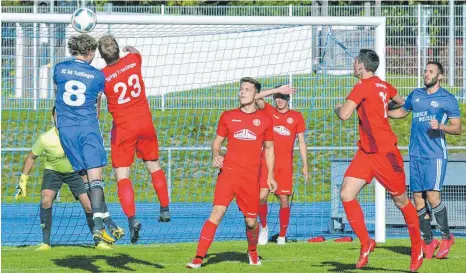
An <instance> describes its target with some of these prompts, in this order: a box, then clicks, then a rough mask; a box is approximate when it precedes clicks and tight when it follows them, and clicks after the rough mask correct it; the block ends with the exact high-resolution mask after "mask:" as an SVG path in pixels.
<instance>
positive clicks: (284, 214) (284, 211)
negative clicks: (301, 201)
mask: <svg viewBox="0 0 466 273" xmlns="http://www.w3.org/2000/svg"><path fill="white" fill-rule="evenodd" d="M279 217H280V234H279V236H280V237H285V235H286V230H287V229H288V223H290V207H286V208H280V212H279Z"/></svg>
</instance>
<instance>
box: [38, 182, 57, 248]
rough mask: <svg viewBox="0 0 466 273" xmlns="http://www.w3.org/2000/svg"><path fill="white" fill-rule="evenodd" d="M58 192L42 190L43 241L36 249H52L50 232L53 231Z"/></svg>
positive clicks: (41, 219)
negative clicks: (53, 212) (54, 208)
mask: <svg viewBox="0 0 466 273" xmlns="http://www.w3.org/2000/svg"><path fill="white" fill-rule="evenodd" d="M56 194H57V193H56V192H55V191H53V190H49V189H44V190H42V191H41V192H40V195H41V201H40V227H41V228H42V243H41V244H40V245H39V247H38V248H37V249H36V251H44V250H50V249H51V246H50V234H51V231H52V204H53V200H54V199H55V195H56Z"/></svg>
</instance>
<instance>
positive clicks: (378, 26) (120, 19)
mask: <svg viewBox="0 0 466 273" xmlns="http://www.w3.org/2000/svg"><path fill="white" fill-rule="evenodd" d="M1 21H2V22H9V23H51V24H53V23H65V24H69V23H70V22H71V14H31V13H3V14H2V16H1ZM97 23H101V24H115V25H116V24H160V25H334V26H348V25H354V26H373V27H375V51H376V52H377V54H378V55H379V56H380V65H379V68H378V69H377V72H376V74H377V76H379V77H380V78H381V79H382V80H385V73H386V61H385V57H386V54H385V42H386V41H385V37H386V34H385V27H386V18H385V17H327V16H323V17H304V16H303V17H293V16H170V15H163V16H161V15H137V16H135V15H134V14H133V15H132V14H118V15H112V14H102V13H98V14H97ZM385 239H386V227H385V189H384V188H383V186H382V185H380V184H379V183H378V182H377V183H376V185H375V240H376V241H377V242H385Z"/></svg>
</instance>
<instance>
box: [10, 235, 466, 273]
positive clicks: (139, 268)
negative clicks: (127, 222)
mask: <svg viewBox="0 0 466 273" xmlns="http://www.w3.org/2000/svg"><path fill="white" fill-rule="evenodd" d="M246 249H247V244H246V241H230V242H215V241H214V243H213V244H212V247H211V249H210V251H209V254H208V256H207V258H206V259H205V261H204V263H205V265H204V266H203V267H202V268H201V269H200V270H198V271H199V272H348V273H352V272H354V273H356V272H384V273H385V272H408V271H409V262H410V256H409V253H410V248H409V240H408V239H388V241H387V243H384V244H379V245H378V246H377V248H376V250H375V251H374V252H373V253H372V254H371V256H370V259H369V264H368V265H367V266H366V267H365V268H363V269H361V270H356V269H355V263H356V260H357V259H358V256H359V242H358V241H355V242H353V243H340V244H337V243H334V242H332V241H327V242H324V243H318V244H309V243H305V242H298V243H288V244H287V245H285V246H277V245H276V244H273V243H270V244H268V245H266V246H259V255H260V256H261V258H262V266H260V267H253V266H250V265H249V264H248V263H247V262H248V260H247V255H246ZM465 249H466V240H465V239H457V241H456V243H455V244H454V245H453V247H452V250H451V252H450V255H449V256H448V258H447V259H443V260H437V259H432V260H424V264H423V266H422V267H421V269H420V270H419V272H449V273H462V272H466V251H465ZM195 251H196V244H195V243H182V244H162V245H134V246H119V245H116V246H115V249H114V250H113V251H100V250H95V249H93V248H91V247H85V246H73V247H70V246H61V247H54V248H53V249H52V250H51V251H49V252H35V251H34V247H24V248H21V247H3V248H2V266H1V269H2V272H37V273H39V272H47V273H52V272H73V273H74V272H76V273H78V272H88V273H91V272H186V269H185V265H186V263H187V262H189V261H190V259H191V258H192V257H193V255H194V253H195Z"/></svg>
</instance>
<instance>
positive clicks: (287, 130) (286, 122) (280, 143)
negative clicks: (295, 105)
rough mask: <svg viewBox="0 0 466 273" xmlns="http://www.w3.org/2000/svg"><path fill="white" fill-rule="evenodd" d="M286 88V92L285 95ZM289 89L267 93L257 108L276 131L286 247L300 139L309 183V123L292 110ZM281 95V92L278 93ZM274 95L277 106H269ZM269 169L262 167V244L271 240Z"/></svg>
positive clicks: (279, 241) (280, 241) (276, 173)
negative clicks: (296, 148) (267, 99)
mask: <svg viewBox="0 0 466 273" xmlns="http://www.w3.org/2000/svg"><path fill="white" fill-rule="evenodd" d="M282 89H284V90H285V92H283V93H279V92H281V90H282ZM286 89H287V86H283V87H280V86H278V87H276V89H272V90H267V91H264V92H261V93H259V94H257V95H256V105H257V107H259V109H263V110H264V111H265V112H266V113H267V114H269V115H270V117H272V121H273V132H274V136H273V139H274V151H275V169H274V178H275V180H276V181H277V185H278V186H277V190H276V191H275V194H276V195H277V196H278V198H279V200H280V211H279V219H280V233H279V235H278V238H277V244H278V245H284V244H285V242H286V240H285V235H286V231H287V228H288V223H289V221H290V204H289V201H290V200H289V197H290V195H291V194H292V193H293V148H294V142H295V140H296V136H297V137H298V140H299V152H300V153H301V158H302V160H303V168H302V172H303V175H304V177H305V179H306V181H307V177H308V167H307V146H306V141H305V139H304V131H306V124H305V123H304V119H303V115H302V114H301V113H300V112H297V111H293V110H290V107H289V100H290V95H289V94H286ZM274 92H278V93H274ZM271 94H273V99H274V101H275V105H276V107H273V106H272V105H270V104H268V103H266V102H265V101H264V100H263V98H264V97H266V96H269V95H271ZM266 174H267V167H266V166H265V164H261V171H260V178H259V181H260V188H261V189H260V205H259V219H260V222H261V230H260V233H259V245H265V244H267V241H268V237H269V235H268V227H267V212H268V205H267V196H268V194H269V188H268V186H267V177H266Z"/></svg>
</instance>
